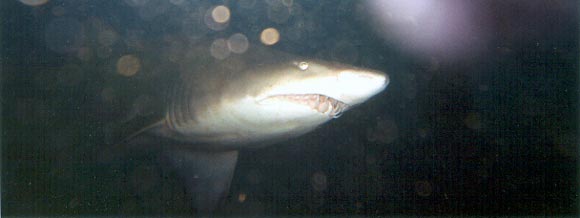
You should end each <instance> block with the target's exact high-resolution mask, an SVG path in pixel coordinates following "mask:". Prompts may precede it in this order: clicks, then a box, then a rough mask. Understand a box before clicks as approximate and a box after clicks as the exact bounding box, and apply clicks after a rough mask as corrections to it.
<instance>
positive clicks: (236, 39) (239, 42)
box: [228, 33, 250, 54]
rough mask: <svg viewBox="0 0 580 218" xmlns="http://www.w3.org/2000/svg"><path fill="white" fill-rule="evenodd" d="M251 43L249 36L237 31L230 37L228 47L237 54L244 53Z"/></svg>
mask: <svg viewBox="0 0 580 218" xmlns="http://www.w3.org/2000/svg"><path fill="white" fill-rule="evenodd" d="M249 46H250V43H249V42H248V37H246V36H245V35H244V34H241V33H236V34H234V35H232V36H230V38H229V39H228V48H229V49H230V51H231V52H233V53H236V54H241V53H244V52H246V51H247V50H248V47H249Z"/></svg>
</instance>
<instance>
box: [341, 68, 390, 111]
mask: <svg viewBox="0 0 580 218" xmlns="http://www.w3.org/2000/svg"><path fill="white" fill-rule="evenodd" d="M338 81H339V83H340V84H341V85H340V87H341V90H342V92H341V93H342V95H341V99H343V100H344V101H345V102H347V103H348V104H351V105H355V104H360V103H362V102H364V101H366V100H367V99H369V98H370V97H372V96H374V95H376V94H378V93H379V92H381V91H383V90H384V89H385V88H386V87H387V85H388V84H389V81H390V80H389V76H388V75H387V74H385V73H383V72H380V71H373V70H344V71H341V72H340V73H339V74H338Z"/></svg>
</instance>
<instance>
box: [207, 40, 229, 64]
mask: <svg viewBox="0 0 580 218" xmlns="http://www.w3.org/2000/svg"><path fill="white" fill-rule="evenodd" d="M209 52H210V54H211V56H212V57H214V58H216V59H219V60H223V59H226V58H227V57H228V56H230V49H229V48H228V43H227V41H226V40H225V39H216V40H214V41H213V43H211V47H210V50H209Z"/></svg>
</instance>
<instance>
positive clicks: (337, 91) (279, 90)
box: [228, 56, 389, 138]
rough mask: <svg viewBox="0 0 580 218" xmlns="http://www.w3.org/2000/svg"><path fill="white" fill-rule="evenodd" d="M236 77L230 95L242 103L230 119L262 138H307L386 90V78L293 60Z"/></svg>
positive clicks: (233, 106)
mask: <svg viewBox="0 0 580 218" xmlns="http://www.w3.org/2000/svg"><path fill="white" fill-rule="evenodd" d="M240 74H241V75H237V76H241V77H240V79H239V80H238V81H237V82H234V85H233V87H235V88H233V89H230V91H231V92H237V94H238V95H237V96H239V97H240V99H243V100H242V101H236V103H235V104H230V105H231V106H230V107H228V108H229V109H228V111H229V112H230V113H231V114H230V116H232V117H239V119H240V120H243V122H240V124H242V125H240V126H239V127H240V128H244V129H245V130H247V131H248V132H250V133H256V134H263V136H264V137H266V138H269V137H271V138H275V137H277V136H279V135H298V134H302V133H305V132H308V131H310V130H312V129H313V128H315V127H316V126H318V125H320V124H322V123H324V122H327V121H329V120H331V119H333V118H337V117H339V116H340V115H341V114H342V113H343V112H345V111H347V110H349V109H351V108H353V107H354V106H356V105H358V104H361V103H363V102H365V101H366V100H368V99H369V98H371V97H372V96H374V95H376V94H378V93H380V92H381V91H383V90H384V89H385V87H386V86H387V85H388V84H389V77H388V76H387V75H386V74H385V73H382V72H379V71H376V70H370V69H363V68H358V67H354V66H349V65H344V64H339V63H335V62H327V61H322V60H316V59H305V58H299V57H294V56H287V57H285V58H278V59H276V60H275V61H271V62H264V63H262V64H256V65H253V66H252V67H249V68H248V69H246V70H244V71H243V72H241V73H240ZM235 84H238V85H235ZM252 138H261V137H255V136H252Z"/></svg>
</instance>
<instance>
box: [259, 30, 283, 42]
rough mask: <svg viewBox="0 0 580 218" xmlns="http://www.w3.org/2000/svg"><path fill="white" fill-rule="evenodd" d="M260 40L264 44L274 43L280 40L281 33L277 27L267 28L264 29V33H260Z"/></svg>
mask: <svg viewBox="0 0 580 218" xmlns="http://www.w3.org/2000/svg"><path fill="white" fill-rule="evenodd" d="M260 41H262V43H264V45H274V44H276V43H277V42H278V41H280V33H279V32H278V30H277V29H275V28H271V27H270V28H266V29H264V30H262V33H261V34H260Z"/></svg>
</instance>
